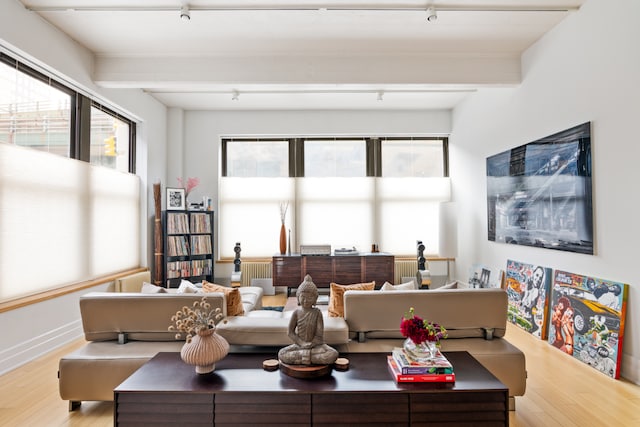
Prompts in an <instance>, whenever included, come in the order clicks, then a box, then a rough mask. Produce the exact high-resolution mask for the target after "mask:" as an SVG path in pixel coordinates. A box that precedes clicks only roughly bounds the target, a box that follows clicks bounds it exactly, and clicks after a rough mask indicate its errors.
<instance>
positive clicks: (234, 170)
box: [226, 141, 289, 250]
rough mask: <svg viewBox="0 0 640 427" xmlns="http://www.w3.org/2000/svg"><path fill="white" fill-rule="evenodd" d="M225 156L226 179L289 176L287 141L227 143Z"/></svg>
mask: <svg viewBox="0 0 640 427" xmlns="http://www.w3.org/2000/svg"><path fill="white" fill-rule="evenodd" d="M226 154H227V176H228V177H281V178H284V177H288V176H289V141H227V142H226ZM243 250H244V248H243Z"/></svg>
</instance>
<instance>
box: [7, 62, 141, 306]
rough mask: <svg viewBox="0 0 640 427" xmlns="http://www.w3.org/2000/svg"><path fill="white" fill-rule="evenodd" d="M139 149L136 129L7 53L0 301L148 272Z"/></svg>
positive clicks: (131, 124) (120, 116)
mask: <svg viewBox="0 0 640 427" xmlns="http://www.w3.org/2000/svg"><path fill="white" fill-rule="evenodd" d="M108 138H112V139H113V142H114V144H113V146H110V145H109V144H107V142H108V141H107V140H108ZM134 148H135V123H134V122H133V121H131V120H129V119H128V118H126V117H123V116H122V115H120V114H118V113H115V112H113V111H112V110H110V109H108V108H106V107H105V106H103V105H101V104H100V103H98V102H97V101H96V100H90V99H89V98H88V97H87V96H85V95H83V94H81V93H79V92H78V91H77V90H75V89H73V88H70V87H67V86H65V85H63V84H62V83H60V82H58V81H56V79H55V78H53V77H51V76H46V75H44V74H43V73H41V72H39V71H37V70H35V69H34V68H32V67H30V66H29V65H26V64H24V63H23V62H21V61H18V60H16V59H14V58H11V57H9V56H8V55H7V54H5V53H4V52H2V51H0V302H5V301H11V300H14V299H18V298H21V297H24V296H28V295H33V294H37V293H40V292H43V291H50V290H54V289H56V288H60V287H65V286H67V285H70V284H74V283H78V282H84V281H88V280H92V279H95V278H98V277H100V276H104V275H107V274H111V273H116V272H119V271H124V270H128V269H131V268H137V267H139V266H140V263H141V260H140V244H141V243H140V180H139V178H138V177H137V176H136V175H134V174H133V173H132V172H134V160H135V151H134ZM123 172H125V173H123ZM128 172H131V173H128Z"/></svg>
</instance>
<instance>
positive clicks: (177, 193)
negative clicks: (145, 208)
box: [167, 188, 186, 211]
mask: <svg viewBox="0 0 640 427" xmlns="http://www.w3.org/2000/svg"><path fill="white" fill-rule="evenodd" d="M185 209H186V208H185V197H184V188H167V210H168V211H183V210H185Z"/></svg>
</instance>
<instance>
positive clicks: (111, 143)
mask: <svg viewBox="0 0 640 427" xmlns="http://www.w3.org/2000/svg"><path fill="white" fill-rule="evenodd" d="M129 135H130V133H129V124H128V123H126V122H123V121H122V120H119V119H118V118H117V117H114V116H112V115H111V114H109V113H106V112H104V111H101V110H99V109H97V108H95V107H91V149H90V155H91V164H92V165H100V166H106V167H108V168H111V169H115V170H118V171H120V172H128V171H129Z"/></svg>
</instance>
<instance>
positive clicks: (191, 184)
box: [177, 178, 200, 198]
mask: <svg viewBox="0 0 640 427" xmlns="http://www.w3.org/2000/svg"><path fill="white" fill-rule="evenodd" d="M177 179H178V185H179V186H180V187H182V188H184V197H185V198H187V197H189V193H191V190H193V189H194V188H196V187H197V186H198V185H199V184H200V178H187V181H186V182H185V181H184V180H183V179H182V178H177Z"/></svg>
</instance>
